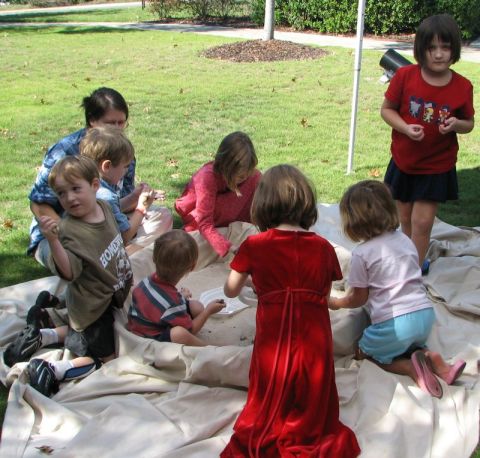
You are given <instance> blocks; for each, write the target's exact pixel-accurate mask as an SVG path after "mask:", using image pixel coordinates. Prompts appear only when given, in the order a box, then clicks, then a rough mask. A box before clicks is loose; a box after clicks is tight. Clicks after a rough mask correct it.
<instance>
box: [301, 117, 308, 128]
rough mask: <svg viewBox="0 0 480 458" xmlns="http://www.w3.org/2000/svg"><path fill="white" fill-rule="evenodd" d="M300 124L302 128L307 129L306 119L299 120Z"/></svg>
mask: <svg viewBox="0 0 480 458" xmlns="http://www.w3.org/2000/svg"><path fill="white" fill-rule="evenodd" d="M300 124H301V125H302V126H303V127H308V119H307V118H302V119H301V120H300Z"/></svg>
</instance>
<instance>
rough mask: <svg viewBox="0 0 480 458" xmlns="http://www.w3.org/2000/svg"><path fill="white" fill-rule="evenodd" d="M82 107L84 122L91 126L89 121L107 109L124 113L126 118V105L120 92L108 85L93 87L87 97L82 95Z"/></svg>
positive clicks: (96, 118) (99, 116) (103, 113)
mask: <svg viewBox="0 0 480 458" xmlns="http://www.w3.org/2000/svg"><path fill="white" fill-rule="evenodd" d="M81 106H82V108H83V109H84V111H85V122H86V123H87V127H91V124H90V123H91V121H97V120H99V119H100V118H101V117H102V116H104V115H105V113H107V111H109V110H116V111H121V112H122V113H125V116H126V119H128V105H127V102H126V101H125V99H124V98H123V96H122V94H120V92H118V91H116V90H115V89H111V88H109V87H100V88H98V89H95V90H94V91H93V92H92V93H91V94H90V95H89V96H88V97H84V99H83V101H82V104H81Z"/></svg>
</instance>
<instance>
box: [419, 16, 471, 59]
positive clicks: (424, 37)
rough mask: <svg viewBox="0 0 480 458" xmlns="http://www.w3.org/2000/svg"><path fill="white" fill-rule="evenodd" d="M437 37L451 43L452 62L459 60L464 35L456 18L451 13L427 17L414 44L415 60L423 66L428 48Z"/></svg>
mask: <svg viewBox="0 0 480 458" xmlns="http://www.w3.org/2000/svg"><path fill="white" fill-rule="evenodd" d="M435 37H437V38H438V39H439V40H440V41H442V42H444V43H448V44H449V45H450V49H451V53H452V54H451V58H452V64H454V63H455V62H458V61H459V60H460V52H461V49H462V37H461V33H460V29H459V27H458V25H457V23H456V22H455V19H453V17H452V16H450V15H449V14H436V15H435V16H430V17H427V18H426V19H424V20H423V21H422V23H421V24H420V25H419V27H418V29H417V33H416V34H415V43H414V45H413V55H414V57H415V60H416V61H417V62H418V63H419V64H420V65H421V66H422V65H425V63H426V54H427V52H428V48H429V47H430V44H431V43H432V41H433V39H434V38H435Z"/></svg>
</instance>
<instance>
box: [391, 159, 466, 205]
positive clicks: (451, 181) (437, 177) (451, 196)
mask: <svg viewBox="0 0 480 458" xmlns="http://www.w3.org/2000/svg"><path fill="white" fill-rule="evenodd" d="M384 182H385V184H387V185H388V187H389V188H390V190H391V192H392V196H393V198H394V199H395V200H399V201H400V202H415V201H417V200H429V201H432V202H446V201H447V200H457V199H458V182H457V170H456V168H455V167H453V169H451V170H449V171H448V172H445V173H437V174H432V175H411V174H408V173H404V172H402V171H401V170H400V169H399V168H398V167H397V165H396V164H395V162H393V159H391V160H390V163H389V164H388V167H387V171H386V173H385V178H384Z"/></svg>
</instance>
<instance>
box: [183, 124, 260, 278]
mask: <svg viewBox="0 0 480 458" xmlns="http://www.w3.org/2000/svg"><path fill="white" fill-rule="evenodd" d="M257 162H258V160H257V155H256V153H255V148H254V146H253V143H252V141H251V140H250V137H249V136H248V135H247V134H245V133H243V132H233V133H231V134H229V135H227V136H226V137H225V138H224V139H223V140H222V142H221V143H220V146H219V147H218V151H217V154H216V155H215V159H214V161H212V162H208V163H207V164H205V165H203V166H202V167H201V168H200V169H199V170H198V171H197V172H195V174H194V175H193V176H192V178H191V180H190V182H189V183H188V184H187V186H186V187H185V190H184V191H183V194H182V196H181V197H179V198H178V199H177V200H176V201H175V210H176V211H177V213H178V214H179V215H180V217H181V218H182V221H183V223H184V229H185V230H186V231H187V232H192V235H193V236H194V237H195V240H196V241H197V243H198V244H199V247H201V249H200V255H199V261H198V262H197V266H196V269H197V270H198V269H201V268H202V267H205V266H206V265H208V264H209V263H210V262H213V261H215V260H216V259H217V258H218V257H219V256H220V257H222V258H223V257H225V256H226V255H227V254H228V253H229V252H230V253H235V252H236V250H237V248H238V246H236V245H232V243H231V241H230V240H228V238H227V237H226V236H225V233H226V231H222V230H219V228H224V227H227V226H229V225H230V224H231V223H233V222H235V221H244V222H247V223H250V207H251V205H252V199H253V193H254V192H255V189H256V187H257V184H258V181H259V180H260V177H261V173H260V171H259V170H258V169H257V168H256V167H257ZM247 235H248V234H247ZM204 241H206V243H203V242H204Z"/></svg>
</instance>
